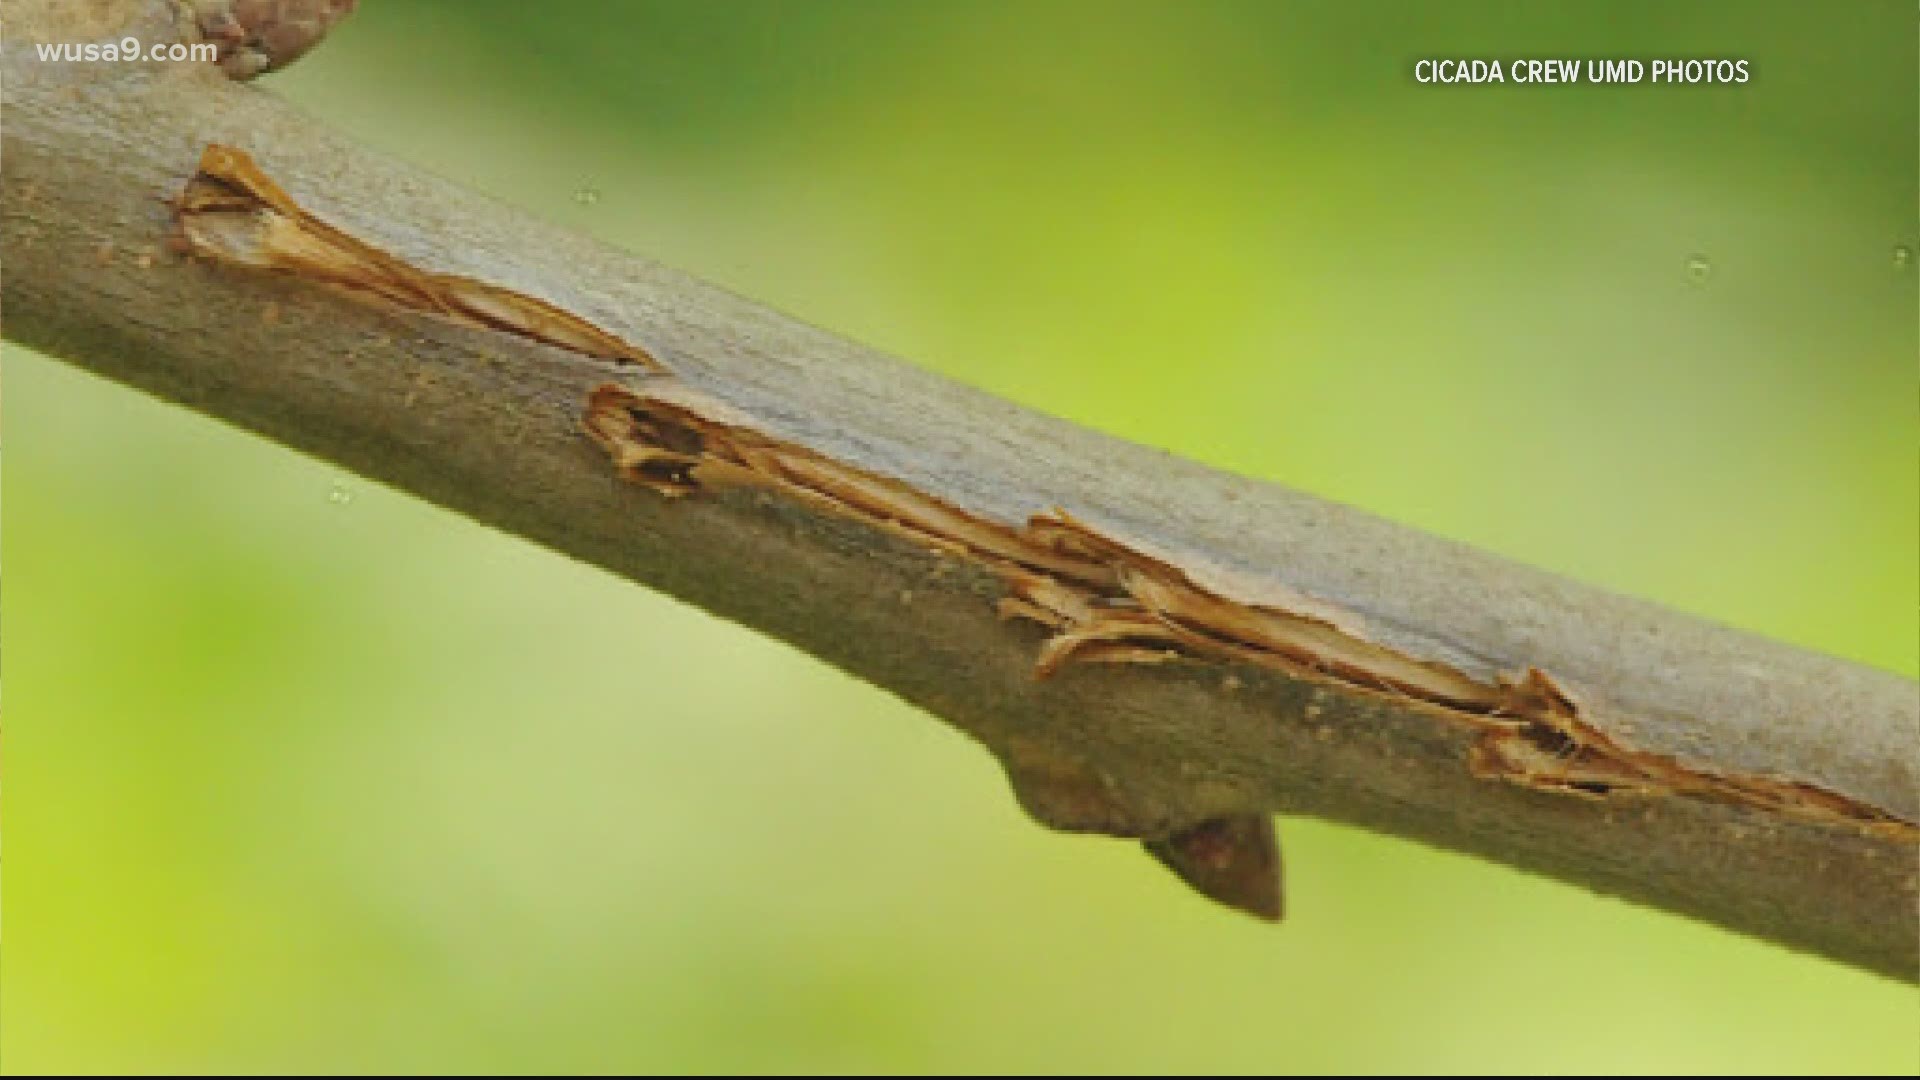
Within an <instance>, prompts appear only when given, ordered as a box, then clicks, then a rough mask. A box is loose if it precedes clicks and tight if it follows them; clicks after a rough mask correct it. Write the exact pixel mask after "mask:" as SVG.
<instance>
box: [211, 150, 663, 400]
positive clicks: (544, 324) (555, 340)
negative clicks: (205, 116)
mask: <svg viewBox="0 0 1920 1080" xmlns="http://www.w3.org/2000/svg"><path fill="white" fill-rule="evenodd" d="M173 206H174V211H175V215H176V222H177V224H178V230H179V231H178V233H177V234H176V236H175V241H176V243H177V245H178V246H179V247H181V248H182V249H184V250H185V251H186V252H188V253H189V254H192V255H197V256H199V257H201V258H204V259H207V260H210V261H212V262H217V263H225V264H228V265H231V266H242V267H247V268H250V269H255V270H268V271H274V272H277V273H282V274H287V275H290V276H292V277H297V278H305V279H307V280H309V281H314V282H318V283H320V284H324V285H329V286H333V287H335V288H338V289H342V290H344V291H346V292H348V293H349V294H351V295H353V296H355V297H358V298H361V299H370V300H375V301H378V302H381V303H385V304H388V305H392V306H396V307H401V308H405V309H407V310H409V311H416V312H422V313H424V314H427V315H433V316H437V317H439V318H443V319H447V320H450V321H452V322H456V323H461V324H463V325H466V326H473V327H479V328H481V329H485V330H496V331H499V332H501V333H507V334H514V335H517V336H519V337H524V338H530V339H532V340H534V341H538V342H542V343H543V344H547V345H552V346H555V347H557V348H561V349H566V350H568V351H569V352H575V353H579V354H581V355H583V356H590V357H594V358H596V359H601V360H612V361H614V362H615V363H621V364H637V365H639V366H641V367H643V368H645V369H647V370H649V371H653V372H659V373H664V372H665V371H666V370H667V369H666V366H665V365H663V364H661V363H660V361H658V360H656V359H655V358H654V357H653V355H652V354H650V353H648V352H647V351H646V350H645V349H642V348H640V347H639V346H638V345H634V344H631V343H629V342H627V341H624V340H622V339H621V338H619V337H617V336H615V335H614V334H611V333H608V332H607V331H605V330H602V329H601V328H600V327H598V326H595V325H594V324H593V323H591V322H588V321H587V320H586V319H583V318H581V317H580V316H578V315H575V314H573V313H572V312H570V311H567V310H565V309H563V308H560V307H557V306H555V305H553V304H550V303H548V302H547V301H545V300H541V299H539V298H537V297H532V296H528V295H526V294H525V293H519V292H515V291H513V290H512V289H506V288H502V287H500V286H498V285H489V284H487V283H486V282H484V281H477V280H475V279H473V278H470V277H462V276H461V275H459V274H442V273H438V272H435V271H432V270H423V269H421V268H419V267H417V266H414V265H412V264H410V263H408V262H406V261H405V260H403V259H401V258H399V257H397V256H394V255H391V254H388V253H387V252H385V251H382V250H380V249H379V248H377V247H374V246H373V245H372V244H369V243H366V242H365V241H362V240H359V239H356V238H354V237H352V236H349V235H347V234H346V233H344V232H342V231H340V230H339V229H337V228H334V227H333V226H332V225H329V224H327V223H326V222H324V221H321V220H320V219H319V218H317V217H314V216H313V215H312V214H310V213H308V212H307V211H306V210H304V209H302V208H301V207H300V205H299V204H298V203H296V202H294V200H293V197H292V196H290V195H288V194H287V193H286V191H284V190H283V189H282V188H281V187H280V185H278V184H276V183H274V182H273V181H272V180H271V179H269V178H268V177H267V175H266V173H264V172H262V171H261V169H260V167H259V166H258V165H256V164H254V161H253V158H252V157H250V156H249V155H248V154H247V153H246V151H244V150H238V149H235V148H234V147H231V146H222V145H220V144H218V143H212V144H209V145H208V146H207V148H206V149H205V150H203V151H202V152H201V154H200V167H199V169H198V171H196V172H195V173H194V174H193V176H192V177H191V178H190V179H188V181H187V186H186V190H184V191H183V192H181V194H180V197H179V198H178V199H176V200H174V204H173Z"/></svg>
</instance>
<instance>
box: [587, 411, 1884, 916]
mask: <svg viewBox="0 0 1920 1080" xmlns="http://www.w3.org/2000/svg"><path fill="white" fill-rule="evenodd" d="M582 424H583V426H584V428H585V430H586V432H587V433H588V434H589V435H590V436H591V437H592V438H593V439H594V440H595V441H596V442H598V443H599V444H600V445H601V446H602V447H603V448H604V449H605V450H606V451H607V453H608V454H609V455H610V456H611V457H612V459H613V462H614V465H615V467H616V468H617V469H618V470H619V471H620V473H621V475H622V476H624V477H626V478H627V479H628V480H631V481H634V482H636V483H639V484H643V485H645V486H647V487H650V488H652V489H654V490H655V491H658V492H660V493H662V494H664V495H668V496H672V497H683V496H687V495H691V494H693V493H695V492H698V491H700V490H702V489H704V488H706V487H709V486H713V485H719V484H747V485H754V486H759V487H762V488H766V489H770V490H775V491H779V492H782V493H784V494H787V495H789V496H791V497H794V498H797V499H800V500H803V501H807V502H811V503H814V504H817V505H820V506H822V507H824V508H826V509H828V510H830V511H832V512H834V513H837V514H842V515H847V516H851V517H854V518H858V519H861V520H864V521H866V522H868V523H870V524H873V525H875V526H877V527H880V528H884V529H887V530H889V531H893V532H896V533H900V534H904V535H906V536H908V537H911V538H912V539H914V540H916V541H919V542H921V543H924V544H926V545H927V546H928V547H931V548H934V549H936V550H941V551H947V552H952V553H957V554H959V555H961V556H962V557H966V558H969V559H971V560H973V561H974V562H975V563H977V564H978V565H980V566H982V567H984V568H986V569H988V570H990V571H992V572H993V573H994V574H996V575H997V576H999V577H1000V579H1001V580H1002V581H1003V582H1004V584H1005V586H1006V590H1007V594H1006V596H1005V597H1004V598H1002V599H1001V600H1000V601H999V605H998V610H999V613H1000V614H1001V616H1002V617H1005V618H1010V619H1020V620H1025V621H1030V622H1034V623H1037V624H1039V625H1041V626H1042V627H1045V628H1046V629H1047V630H1048V631H1050V632H1051V636H1050V637H1049V638H1048V640H1047V641H1046V642H1045V643H1044V644H1043V645H1042V647H1041V650H1040V654H1039V656H1038V657H1037V658H1036V662H1035V673H1036V675H1037V676H1039V677H1042V678H1045V677H1047V676H1049V675H1052V674H1054V673H1055V672H1057V671H1059V670H1060V669H1061V668H1063V667H1064V666H1065V665H1067V664H1068V663H1071V662H1073V661H1075V660H1080V661H1098V662H1109V663H1114V662H1118V663H1142V662H1155V663H1158V662H1163V661H1166V660H1169V659H1176V658H1177V659H1184V660H1187V661H1192V662H1206V661H1239V662H1243V663H1248V664H1254V665H1259V666H1264V667H1268V668H1271V669H1276V670H1279V671H1281V672H1284V673H1286V674H1288V675H1290V676H1292V677H1294V678H1298V679H1303V680H1308V681H1311V682H1315V683H1319V684H1323V685H1326V684H1331V685H1335V686H1338V687H1341V688H1343V689H1345V690H1347V691H1349V692H1357V693H1361V694H1367V695H1376V696H1382V697H1387V698H1391V699H1394V700H1398V701H1412V702H1417V703H1420V704H1421V705H1422V706H1425V707H1427V708H1430V709H1431V710H1433V711H1434V712H1436V713H1438V714H1440V715H1443V716H1445V717H1447V718H1448V719H1450V720H1453V721H1456V722H1462V723H1465V724H1467V725H1469V727H1470V728H1471V729H1472V730H1474V731H1475V732H1476V733H1477V735H1478V738H1477V739H1476V741H1475V742H1474V744H1473V746H1472V749H1471V752H1470V754H1469V755H1468V760H1467V762H1466V763H1465V764H1466V766H1467V767H1468V768H1469V769H1470V770H1471V771H1472V772H1473V774H1474V775H1476V776H1480V777H1485V778H1488V779H1498V780H1502V781H1505V782H1508V783H1513V784H1517V785H1520V786H1522V787H1525V788H1529V789H1531V790H1534V791H1539V792H1546V793H1551V794H1556V795H1566V796H1573V797H1579V798H1588V799H1606V798H1614V797H1678V796H1687V797H1695V798H1701V799H1708V800H1713V801H1717V802H1722V803H1730V804H1734V805H1738V806H1744V807H1749V808H1753V809H1757V810H1763V811H1768V812H1773V813H1778V814H1781V815H1785V816H1789V817H1792V818H1796V819H1799V820H1804V821H1811V822H1817V823H1821V824H1826V825H1833V826H1840V827H1846V828H1851V829H1856V830H1859V831H1861V832H1863V833H1867V834H1871V835H1879V836H1885V837H1888V838H1891V839H1896V840H1902V841H1920V824H1916V823H1915V822H1912V821H1909V820H1906V819H1904V818H1902V817H1900V816H1898V815H1896V814H1893V813H1891V812H1888V811H1886V810H1883V809H1881V808H1879V807H1876V806H1873V805H1870V804H1868V803H1865V802H1862V801H1860V800H1858V799H1854V798H1850V797H1848V796H1845V795H1842V794H1839V793H1837V792H1834V791H1829V790H1826V789H1824V788H1821V787H1818V786H1816V785H1813V784H1810V783H1806V782H1802V781H1798V780H1792V779H1787V778H1782V777H1776V776H1766V775H1750V774H1732V773H1726V772H1719V771H1714V770H1710V769H1705V768H1700V767H1696V766H1692V765H1689V764H1688V763H1686V762H1683V761H1681V760H1680V759H1678V758H1675V757H1672V756H1668V755H1665V754H1659V753H1654V752H1651V751H1646V750H1641V749H1637V748H1635V747H1632V746H1628V745H1626V744H1625V743H1623V742H1621V741H1620V740H1618V739H1617V738H1615V737H1613V736H1612V735H1610V734H1608V733H1607V732H1606V731H1604V730H1602V729H1601V728H1600V727H1598V726H1596V725H1595V724H1594V723H1593V722H1592V721H1590V720H1589V719H1587V718H1586V717H1584V716H1583V715H1582V711H1581V708H1580V706H1579V705H1578V704H1577V703H1576V702H1575V700H1574V699H1573V697H1572V696H1570V695H1569V694H1568V693H1567V692H1566V691H1565V690H1564V689H1563V688H1562V687H1560V686H1559V685H1558V684H1557V683H1556V682H1555V681H1554V679H1553V678H1552V677H1551V676H1549V675H1548V674H1547V673H1546V672H1544V671H1541V670H1539V669H1537V668H1532V667H1528V668H1525V669H1523V670H1521V671H1519V672H1518V673H1516V674H1513V675H1504V676H1499V677H1496V678H1494V679H1493V680H1491V681H1488V680H1484V679H1479V678H1475V677H1473V676H1470V675H1468V674H1467V673H1466V672H1464V671H1461V670H1459V669H1458V668H1455V667H1453V666H1450V665H1448V664H1445V663H1440V662H1438V661H1434V660H1430V659H1425V658H1421V657H1416V656H1410V655H1407V654H1405V653H1403V652H1400V651H1397V650H1395V649H1392V648H1389V647H1387V646H1385V645H1382V644H1379V643H1377V642H1375V641H1372V640H1369V639H1368V638H1367V637H1366V636H1365V634H1364V633H1363V632H1362V630H1361V629H1359V621H1358V620H1357V619H1355V618H1353V617H1352V616H1350V615H1348V614H1346V613H1343V612H1340V611H1338V609H1337V608H1335V607H1333V606H1332V605H1329V604H1326V603H1325V602H1323V601H1320V600H1318V599H1315V598H1302V599H1301V601H1300V602H1299V603H1298V604H1297V605H1295V604H1289V606H1287V607H1278V606H1273V605H1270V604H1262V603H1254V602H1250V601H1246V600H1241V599H1236V598H1234V597H1232V596H1229V595H1225V594H1222V593H1220V592H1216V591H1214V590H1213V589H1211V588H1209V587H1207V586H1203V585H1202V584H1200V583H1199V581H1197V580H1196V577H1195V575H1192V574H1189V573H1187V572H1186V571H1184V570H1182V569H1181V568H1179V567H1176V566H1174V565H1172V564H1170V563H1168V562H1166V561H1163V560H1161V559H1157V558H1154V557H1152V556H1149V555H1147V554H1145V553H1144V552H1142V551H1140V550H1138V549H1136V548H1134V547H1131V546H1129V545H1127V544H1125V543H1123V542H1121V541H1120V540H1118V539H1116V538H1114V537H1111V536H1107V535H1104V534H1102V533H1100V532H1098V531H1097V530H1095V529H1093V528H1091V527H1090V526H1088V525H1086V524H1084V523H1082V522H1080V521H1078V520H1076V519H1074V518H1073V517H1072V516H1071V515H1069V514H1068V513H1066V512H1065V511H1063V510H1059V509H1054V510H1050V511H1046V512H1043V513H1039V514H1036V515H1034V516H1033V517H1032V518H1030V519H1029V520H1028V521H1027V522H1025V523H1023V524H1022V525H1021V526H1019V527H1015V526H1011V525H1008V524H1005V523H1002V522H998V521H993V520H989V519H987V518H984V517H980V516H978V515H975V514H972V513H969V512H967V511H965V510H962V509H960V508H959V507H956V506H953V505H951V504H948V503H946V502H943V501H942V500H940V499H938V498H936V497H934V496H932V495H930V494H928V493H926V492H923V491H920V490H918V489H916V488H914V487H913V486H911V485H909V484H906V483H904V482H902V481H900V480H897V479H893V478H889V477H884V476H880V475H877V474H875V473H872V472H869V471H867V470H864V469H860V468H857V467H854V466H851V465H848V464H846V463H844V462H840V461H835V460H832V459H830V458H827V457H825V456H823V455H820V454H817V453H815V452H813V451H811V450H808V449H806V448H804V447H801V446H797V445H793V444H791V443H787V442H783V441H781V440H779V439H777V438H775V437H773V436H770V435H767V434H765V433H763V432H761V431H759V430H757V429H756V428H755V427H754V425H753V424H752V422H751V421H750V420H749V419H748V418H746V417H744V416H742V415H740V414H739V413H737V412H736V411H734V410H733V409H731V408H729V407H727V406H725V405H723V404H722V403H719V402H716V401H713V400H712V399H710V398H706V397H704V396H702V395H699V394H698V393H696V392H694V391H691V390H689V389H688V388H686V387H684V386H682V385H679V384H676V383H663V384H660V385H658V386H655V387H650V388H648V390H647V391H646V392H645V393H640V392H636V391H634V390H630V389H628V388H626V387H623V386H619V385H615V384H607V385H603V386H601V387H599V388H598V389H597V390H595V391H594V392H593V394H592V396H591V398H590V399H589V401H588V404H587V409H586V413H585V416H584V418H583V420H582ZM1159 842H1161V841H1156V843H1159ZM1195 842H1196V843H1198V842H1199V841H1195ZM1219 842H1223V841H1218V840H1210V841H1207V843H1219ZM1165 850H1166V849H1156V851H1155V853H1156V855H1159V856H1160V857H1161V858H1163V860H1164V859H1166V858H1167V855H1166V854H1165ZM1256 861H1257V860H1256ZM1235 865H1236V866H1238V865H1240V864H1238V863H1236V864H1235ZM1182 876H1186V875H1185V874H1184V873H1183V875H1182ZM1188 880H1189V881H1190V882H1191V881H1192V880H1193V879H1192V878H1190V877H1189V878H1188ZM1202 891H1203V892H1204V891H1206V889H1204V888H1203V889H1202Z"/></svg>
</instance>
